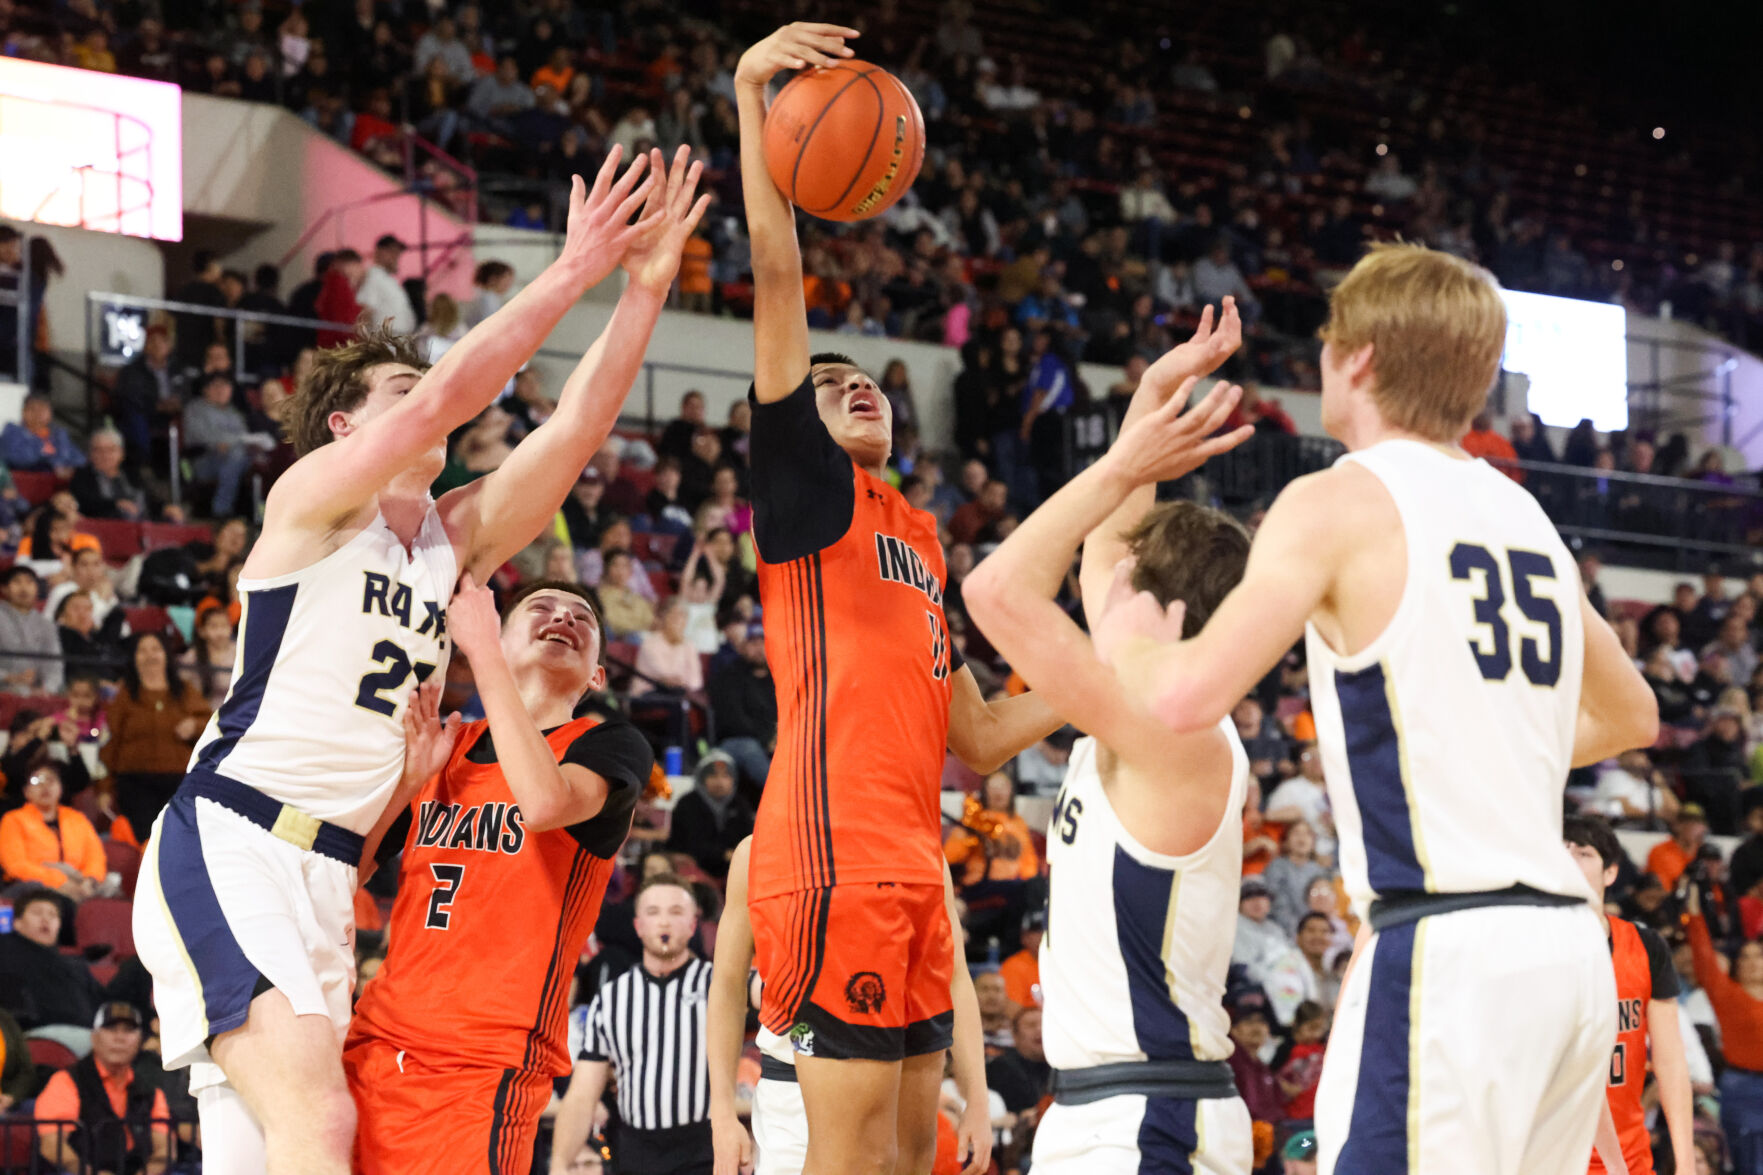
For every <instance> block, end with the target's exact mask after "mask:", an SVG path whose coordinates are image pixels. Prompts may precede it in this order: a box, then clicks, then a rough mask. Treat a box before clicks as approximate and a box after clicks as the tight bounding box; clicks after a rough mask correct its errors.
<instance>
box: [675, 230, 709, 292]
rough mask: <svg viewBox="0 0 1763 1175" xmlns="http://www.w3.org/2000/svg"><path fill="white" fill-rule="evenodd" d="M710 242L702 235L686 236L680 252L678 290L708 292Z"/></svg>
mask: <svg viewBox="0 0 1763 1175" xmlns="http://www.w3.org/2000/svg"><path fill="white" fill-rule="evenodd" d="M711 256H712V253H711V249H710V242H709V241H707V240H705V239H704V238H703V237H687V238H686V245H685V248H684V250H682V251H681V254H680V263H679V292H680V293H682V294H708V293H709V292H710V259H711Z"/></svg>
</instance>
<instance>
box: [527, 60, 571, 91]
mask: <svg viewBox="0 0 1763 1175" xmlns="http://www.w3.org/2000/svg"><path fill="white" fill-rule="evenodd" d="M574 80H575V66H573V65H566V66H564V67H563V68H562V69H552V68H551V67H550V66H549V65H541V66H539V69H538V72H536V73H534V74H533V81H532V86H533V89H535V90H536V89H538V88H539V87H540V86H550V87H551V88H552V89H553V90H556V91H557V93H558V94H560V95H561V94H562V93H564V92H565V91H567V90H568V89H569V83H570V82H572V81H574Z"/></svg>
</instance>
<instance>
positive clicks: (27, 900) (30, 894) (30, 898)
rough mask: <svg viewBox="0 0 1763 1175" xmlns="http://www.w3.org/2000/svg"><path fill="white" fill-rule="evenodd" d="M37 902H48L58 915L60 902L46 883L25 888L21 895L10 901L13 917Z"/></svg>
mask: <svg viewBox="0 0 1763 1175" xmlns="http://www.w3.org/2000/svg"><path fill="white" fill-rule="evenodd" d="M38 902H48V903H49V904H50V905H51V906H54V907H55V913H56V916H57V917H59V916H60V914H61V903H60V902H59V901H57V900H56V897H55V891H54V890H52V889H50V888H49V887H48V886H46V885H45V886H40V887H38V888H37V889H32V890H26V891H25V894H24V896H23V897H21V898H19V899H18V900H17V901H15V902H13V903H12V912H13V915H14V916H15V917H19V916H22V915H23V914H24V912H25V911H26V910H28V909H30V908H31V907H32V906H34V905H36V904H37V903H38Z"/></svg>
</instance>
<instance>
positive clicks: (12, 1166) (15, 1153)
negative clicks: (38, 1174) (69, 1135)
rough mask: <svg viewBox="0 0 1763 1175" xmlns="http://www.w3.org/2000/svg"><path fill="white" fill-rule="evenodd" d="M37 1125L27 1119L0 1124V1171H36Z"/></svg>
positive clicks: (11, 1120)
mask: <svg viewBox="0 0 1763 1175" xmlns="http://www.w3.org/2000/svg"><path fill="white" fill-rule="evenodd" d="M39 1169H40V1168H39V1167H38V1165H37V1124H36V1123H35V1122H33V1121H32V1120H31V1119H30V1118H29V1117H21V1118H13V1119H9V1120H7V1121H3V1122H0V1170H5V1171H8V1172H11V1171H20V1172H23V1171H36V1170H39Z"/></svg>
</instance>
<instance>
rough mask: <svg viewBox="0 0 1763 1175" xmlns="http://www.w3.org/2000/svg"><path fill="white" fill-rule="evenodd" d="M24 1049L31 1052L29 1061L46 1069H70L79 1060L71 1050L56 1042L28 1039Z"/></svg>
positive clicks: (34, 1038) (35, 1038)
mask: <svg viewBox="0 0 1763 1175" xmlns="http://www.w3.org/2000/svg"><path fill="white" fill-rule="evenodd" d="M25 1047H26V1048H28V1049H30V1051H31V1061H32V1062H33V1063H34V1064H36V1065H39V1066H42V1067H44V1068H48V1069H70V1068H72V1067H73V1065H74V1063H75V1062H76V1061H78V1060H79V1058H78V1057H76V1056H74V1052H73V1050H72V1049H70V1048H68V1047H67V1046H66V1045H64V1044H62V1043H61V1042H60V1041H58V1040H40V1039H38V1038H37V1037H34V1036H33V1037H30V1038H28V1039H26V1041H25Z"/></svg>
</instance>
